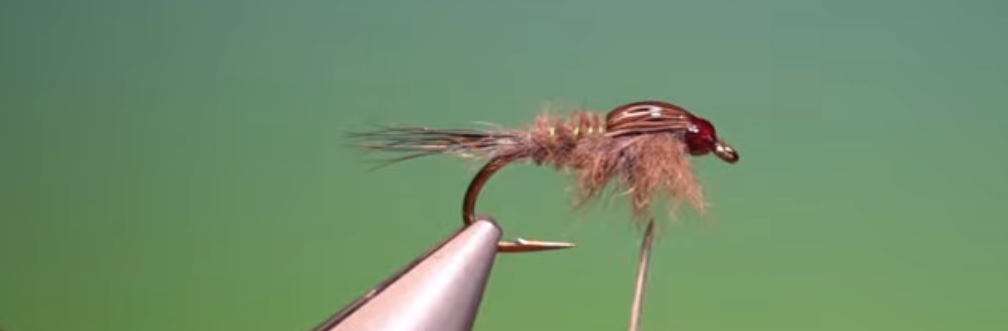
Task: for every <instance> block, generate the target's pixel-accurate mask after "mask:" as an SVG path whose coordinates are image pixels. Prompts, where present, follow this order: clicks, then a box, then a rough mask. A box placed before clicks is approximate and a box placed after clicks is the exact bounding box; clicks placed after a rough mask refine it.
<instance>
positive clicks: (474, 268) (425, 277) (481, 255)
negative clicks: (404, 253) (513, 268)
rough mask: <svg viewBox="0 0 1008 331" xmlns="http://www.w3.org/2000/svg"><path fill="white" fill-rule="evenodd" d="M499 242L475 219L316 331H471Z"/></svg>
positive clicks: (494, 230) (490, 226)
mask: <svg viewBox="0 0 1008 331" xmlns="http://www.w3.org/2000/svg"><path fill="white" fill-rule="evenodd" d="M500 237H501V230H500V228H499V227H498V226H497V224H496V223H495V222H494V221H493V220H492V219H490V218H481V219H477V220H476V221H475V222H472V223H471V224H469V225H468V226H466V227H464V228H462V229H461V230H460V231H459V232H457V233H455V234H454V235H452V236H451V237H449V238H448V239H447V240H445V241H443V242H442V243H440V244H438V245H436V246H435V247H434V248H433V249H432V250H430V251H429V252H428V253H425V254H423V255H421V256H420V257H419V258H417V259H416V260H414V261H413V262H411V263H409V264H408V265H407V266H406V267H405V268H403V269H402V270H400V271H399V272H397V273H396V274H394V275H392V277H390V278H389V279H387V280H385V281H384V282H382V283H380V284H379V285H378V286H376V287H375V288H373V289H371V290H370V291H368V292H367V293H366V294H364V295H363V296H361V297H360V298H359V299H357V300H356V301H354V302H352V303H350V304H349V305H347V306H346V307H345V308H344V309H343V310H341V311H340V312H338V313H336V314H335V315H333V316H332V317H331V318H330V319H329V320H327V321H325V322H324V323H322V324H321V325H319V326H318V327H317V328H315V329H314V330H316V331H323V330H324V331H469V330H471V329H472V326H473V323H474V322H475V320H476V314H477V311H478V310H479V305H480V302H481V301H482V299H483V292H484V289H485V288H486V285H487V280H488V278H489V277H490V271H491V269H492V267H493V263H494V258H495V256H496V253H497V241H498V240H500Z"/></svg>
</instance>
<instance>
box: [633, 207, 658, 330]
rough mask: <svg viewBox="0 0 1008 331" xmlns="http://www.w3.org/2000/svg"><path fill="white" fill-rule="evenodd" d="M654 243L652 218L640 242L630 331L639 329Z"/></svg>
mask: <svg viewBox="0 0 1008 331" xmlns="http://www.w3.org/2000/svg"><path fill="white" fill-rule="evenodd" d="M653 243H654V219H650V220H648V224H647V229H645V230H644V240H643V241H642V242H641V248H640V262H639V263H638V265H637V285H636V286H635V287H634V298H633V305H632V306H631V308H630V331H638V330H639V329H640V320H641V315H643V311H644V289H645V287H646V285H647V276H648V263H649V262H650V260H651V246H652V244H653Z"/></svg>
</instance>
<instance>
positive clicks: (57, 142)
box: [0, 0, 1008, 331]
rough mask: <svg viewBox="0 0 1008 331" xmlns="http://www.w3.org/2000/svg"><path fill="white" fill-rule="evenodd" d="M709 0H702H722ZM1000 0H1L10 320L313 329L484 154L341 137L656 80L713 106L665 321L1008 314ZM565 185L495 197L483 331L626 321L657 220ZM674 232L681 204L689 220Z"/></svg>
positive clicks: (939, 324)
mask: <svg viewBox="0 0 1008 331" xmlns="http://www.w3.org/2000/svg"><path fill="white" fill-rule="evenodd" d="M705 2H706V3H705ZM1006 10H1008V2H1003V1H957V2H953V1H944V2H939V1H863V0H862V1H788V0H777V1H694V0H691V1H625V2H617V1H612V2H601V1H593V2H587V1H527V0H526V1H482V2H473V1H439V0H432V1H413V2H407V1H399V2H393V1H341V0H337V1H5V2H3V3H2V4H0V95H2V98H0V157H2V162H0V328H2V329H3V330H5V331H43V330H62V329H74V330H102V331H104V330H305V329H309V328H311V327H313V326H314V325H316V324H317V323H319V322H320V321H322V320H324V319H325V318H326V317H328V316H329V315H330V314H331V313H333V312H335V311H336V310H338V309H339V308H340V307H342V306H343V305H344V304H346V303H348V302H349V301H350V300H352V299H353V298H355V297H356V296H358V295H359V294H361V293H362V292H363V291H365V290H366V289H368V288H370V287H371V286H372V285H374V284H375V283H376V282H378V281H379V280H380V279H382V278H384V277H385V276H387V275H388V274H390V273H391V272H393V271H394V270H396V269H398V268H399V267H400V266H401V265H402V264H404V263H406V262H407V261H409V260H410V259H412V258H413V257H415V256H416V255H417V254H419V253H421V252H422V251H424V250H425V249H427V247H429V246H430V245H433V244H434V243H435V242H437V241H439V240H441V239H442V238H443V237H445V236H446V235H448V234H449V233H451V232H452V231H454V230H455V229H457V228H458V226H459V221H458V218H459V216H458V207H459V199H460V197H461V195H462V192H463V190H464V188H465V185H466V184H467V182H468V180H469V179H470V176H471V175H472V173H473V172H474V171H475V169H476V167H477V166H478V164H477V163H473V162H467V161H463V160H458V159H451V158H432V159H422V160H416V161H411V162H409V163H402V164H399V165H397V166H394V167H390V168H384V169H382V170H379V171H368V167H369V166H370V165H371V163H369V162H370V160H372V158H371V156H369V155H364V154H363V153H361V152H360V151H358V150H355V149H353V148H349V147H347V145H346V140H345V139H344V134H345V133H346V132H347V131H352V130H360V129H364V128H368V127H369V126H370V125H377V124H418V125H427V126H434V127H453V128H454V127H468V126H470V125H472V123H473V122H476V121H488V122H494V123H498V124H502V125H505V126H521V125H525V124H527V123H528V122H529V121H530V120H531V119H532V118H533V117H534V116H535V114H537V113H538V112H539V111H540V110H541V109H542V108H543V107H544V106H545V105H547V104H558V105H561V106H565V107H581V106H584V107H588V108H591V109H595V110H599V111H606V110H608V109H610V108H612V107H615V106H617V105H619V104H622V103H625V102H630V101H636V100H641V99H662V100H668V101H672V102H676V103H679V104H681V105H683V106H685V107H687V108H689V109H691V110H693V111H694V112H696V113H698V114H700V115H701V116H704V117H707V118H709V119H711V120H712V121H713V122H714V123H715V124H716V125H717V126H718V129H719V130H720V132H721V134H722V136H723V137H724V138H725V139H727V140H728V141H729V142H730V143H732V144H733V145H734V146H735V147H736V148H737V149H739V151H740V152H741V155H742V161H741V162H740V163H739V164H737V165H728V164H724V163H721V162H719V161H718V160H716V159H714V158H704V159H700V160H698V162H697V167H698V171H699V173H700V176H701V178H702V180H703V181H704V183H705V185H706V190H707V191H708V192H709V199H710V202H711V204H712V210H711V213H710V216H709V219H708V221H701V220H698V219H689V220H686V221H684V222H680V223H671V222H667V223H666V225H667V226H666V227H664V228H663V230H662V231H663V232H662V237H661V238H660V241H659V244H658V246H657V247H656V250H655V252H654V269H653V274H652V276H651V283H650V290H651V292H649V294H648V302H647V311H646V315H645V321H644V323H645V324H644V328H645V330H1004V329H1005V328H1006V325H1008V314H1006V311H1008V257H1006V253H1008V241H1006V239H1005V237H1006V234H1008V222H1006V220H1005V217H1004V216H1003V215H1004V212H1003V210H1004V206H1005V201H1004V200H1005V198H1006V197H1008V189H1006V186H1008V178H1006V176H1005V174H1004V169H1005V165H1004V164H1005V161H1006V157H1005V154H1006V150H1008V149H1006V147H1005V143H1008V137H1006V136H1008V135H1006V133H1005V131H1004V127H1005V125H1006V124H1008V117H1006V115H1005V102H1004V100H1005V97H1004V96H1005V95H1008V94H1005V93H1006V92H1008V89H1006V87H1008V64H1006V63H1008V62H1006V61H1005V59H1008V43H1006V42H1005V36H1004V33H1005V32H1006V31H1008V21H1006V20H1005V19H1004V17H1003V16H1004V13H1005V12H1006ZM568 184H569V181H568V178H566V177H564V176H562V175H560V174H558V173H556V172H554V171H553V170H551V169H546V168H536V167H533V166H521V167H512V168H508V169H506V170H505V171H503V172H502V173H501V174H500V175H499V177H497V178H495V180H494V181H492V182H491V184H490V185H489V187H488V191H487V192H486V194H485V196H484V199H483V200H482V202H481V204H480V210H481V213H490V214H493V215H494V216H495V217H496V218H497V219H498V220H499V221H501V224H502V225H503V226H504V227H505V230H506V233H505V236H507V237H514V236H517V235H523V236H529V237H533V238H542V239H557V240H572V241H576V242H578V243H579V244H580V245H579V247H578V248H577V249H574V250H567V251H561V252H551V253H543V254H529V255H507V256H501V257H500V258H499V259H498V262H497V264H496V266H495V269H494V274H493V275H492V278H491V284H490V286H489V288H488V291H487V293H486V297H485V301H484V303H483V306H482V308H481V312H480V315H479V319H478V322H477V328H476V329H477V330H621V329H625V327H626V321H627V314H628V312H629V304H630V294H631V290H632V285H633V284H632V278H633V272H634V266H633V264H634V259H635V258H636V250H637V247H638V240H639V239H638V238H639V233H638V232H636V231H635V230H634V228H633V227H632V226H630V224H629V223H628V222H627V218H628V217H627V215H628V214H627V210H626V208H625V207H624V205H623V204H622V203H620V202H622V201H615V202H612V203H606V204H601V205H599V206H597V207H595V208H591V209H589V210H587V211H585V212H575V211H572V210H571V209H570V202H571V198H572V196H571V194H570V192H569V191H567V187H568ZM668 224H671V225H668Z"/></svg>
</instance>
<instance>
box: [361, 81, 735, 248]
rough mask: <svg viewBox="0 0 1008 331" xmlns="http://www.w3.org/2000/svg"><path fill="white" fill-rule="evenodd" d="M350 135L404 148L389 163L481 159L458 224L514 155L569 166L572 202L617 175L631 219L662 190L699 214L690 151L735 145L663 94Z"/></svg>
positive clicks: (372, 144) (643, 216) (543, 244)
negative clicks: (510, 122)
mask: <svg viewBox="0 0 1008 331" xmlns="http://www.w3.org/2000/svg"><path fill="white" fill-rule="evenodd" d="M351 137H352V138H356V139H359V140H360V141H361V146H362V147H363V148H366V149H369V150H378V151H386V152H405V153H409V154H407V155H405V156H402V157H398V158H394V159H391V160H389V161H388V163H393V162H398V161H403V160H407V159H412V158H416V157H423V156H431V155H455V156H460V157H467V158H476V159H481V160H487V163H486V165H484V166H483V167H482V168H481V169H480V170H479V172H477V173H476V175H475V176H474V178H473V179H472V181H471V182H470V184H469V187H468V188H467V189H466V193H465V196H464V198H463V203H462V221H463V223H464V224H470V223H472V222H474V221H475V219H476V217H475V207H476V201H477V199H478V197H479V193H480V191H481V190H482V189H483V186H484V184H486V182H487V180H489V179H490V177H491V176H493V175H494V174H495V173H496V172H497V171H498V170H500V169H501V168H502V167H504V166H505V165H508V164H511V163H513V162H518V161H531V162H532V163H534V164H536V165H544V166H552V167H554V168H556V169H557V170H561V171H570V172H573V173H574V174H575V177H576V187H577V188H578V201H577V205H581V204H584V203H586V202H588V201H589V200H592V199H594V198H597V197H598V196H599V195H600V194H601V193H602V192H603V191H604V190H605V189H606V188H607V187H609V186H610V183H613V182H616V183H617V184H618V187H619V188H621V191H622V192H625V193H626V194H628V195H629V196H630V200H631V207H632V211H633V218H634V219H635V220H638V221H644V222H647V223H650V222H652V220H653V217H652V215H651V212H650V211H649V210H650V205H651V199H652V197H653V196H655V195H656V194H657V195H664V196H666V197H667V198H668V201H669V202H671V204H672V206H673V207H677V206H678V205H680V204H681V203H683V202H685V203H688V204H689V205H690V206H692V207H693V209H694V210H696V211H698V212H700V213H704V211H705V209H706V206H705V201H704V197H703V192H702V188H701V185H700V184H699V183H698V182H697V181H696V179H695V178H694V175H693V173H692V170H691V164H690V160H689V157H690V156H704V155H709V154H714V155H716V156H717V157H718V158H720V159H721V160H723V161H725V162H727V163H736V162H738V161H739V154H738V152H736V151H735V149H734V148H732V147H731V146H730V145H728V144H727V143H726V142H725V141H724V140H722V139H721V138H720V137H718V135H717V131H716V129H715V128H714V125H713V124H711V123H710V122H709V121H708V120H706V119H704V118H702V117H699V116H696V115H694V114H692V113H690V112H689V111H687V110H686V109H684V108H682V107H680V106H677V105H675V104H672V103H668V102H663V101H639V102H633V103H629V104H625V105H622V106H619V107H617V108H615V109H613V110H611V111H610V112H608V113H607V114H605V115H604V116H603V115H602V114H600V113H596V112H590V111H574V112H571V113H570V114H568V116H567V117H566V118H563V117H557V116H553V115H550V114H541V115H539V116H538V117H537V118H536V120H535V122H534V123H533V124H532V125H531V126H530V127H528V128H524V129H488V130H476V129H432V128H424V127H387V128H384V129H380V130H376V131H372V132H366V133H358V134H353V135H351ZM674 209H675V208H674ZM648 229H650V224H649V226H648ZM648 232H649V233H650V230H649V231H648ZM573 246H574V244H572V243H566V242H556V241H538V240H524V239H518V240H516V241H501V242H500V243H499V245H498V250H499V251H501V252H534V251H543V250H552V249H562V248H569V247H573Z"/></svg>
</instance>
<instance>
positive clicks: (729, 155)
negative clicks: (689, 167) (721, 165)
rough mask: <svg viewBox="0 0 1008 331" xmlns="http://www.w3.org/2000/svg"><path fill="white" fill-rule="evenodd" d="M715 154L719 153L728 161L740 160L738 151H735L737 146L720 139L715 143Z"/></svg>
mask: <svg viewBox="0 0 1008 331" xmlns="http://www.w3.org/2000/svg"><path fill="white" fill-rule="evenodd" d="M714 155H717V156H718V157H719V158H721V160H724V161H725V162H728V163H736V162H738V161H739V155H738V152H737V151H735V148H733V147H731V146H730V145H728V144H727V143H725V142H724V141H720V140H719V141H718V142H716V143H714Z"/></svg>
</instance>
